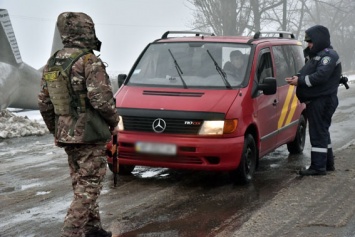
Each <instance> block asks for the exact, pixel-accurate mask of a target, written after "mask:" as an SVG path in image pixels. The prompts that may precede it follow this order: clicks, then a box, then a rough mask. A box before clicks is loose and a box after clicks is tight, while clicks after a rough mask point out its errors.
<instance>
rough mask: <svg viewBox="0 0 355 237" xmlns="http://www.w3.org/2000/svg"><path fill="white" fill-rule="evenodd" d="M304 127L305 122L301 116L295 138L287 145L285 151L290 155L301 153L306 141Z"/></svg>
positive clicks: (305, 125)
mask: <svg viewBox="0 0 355 237" xmlns="http://www.w3.org/2000/svg"><path fill="white" fill-rule="evenodd" d="M306 127H307V121H306V120H305V118H304V116H303V115H301V116H300V119H299V121H298V127H297V132H296V137H295V139H294V140H293V141H292V142H290V143H287V150H288V152H290V153H291V154H300V153H302V152H303V149H304V144H305V141H306Z"/></svg>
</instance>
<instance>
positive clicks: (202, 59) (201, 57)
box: [127, 42, 251, 89]
mask: <svg viewBox="0 0 355 237" xmlns="http://www.w3.org/2000/svg"><path fill="white" fill-rule="evenodd" d="M250 50H251V48H250V45H246V44H230V43H204V42H184V43H154V44H151V45H150V46H149V47H148V48H147V50H146V51H145V53H144V55H143V56H142V58H141V59H140V61H139V62H138V64H137V66H136V67H135V68H134V69H133V73H132V75H131V76H130V78H129V80H128V83H127V84H128V85H141V86H151V87H178V88H206V87H207V88H214V89H218V88H221V89H225V88H235V87H238V86H240V84H241V83H242V82H243V80H244V79H245V75H246V69H247V64H248V62H249V55H250Z"/></svg>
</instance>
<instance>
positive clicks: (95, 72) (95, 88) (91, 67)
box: [38, 48, 119, 143]
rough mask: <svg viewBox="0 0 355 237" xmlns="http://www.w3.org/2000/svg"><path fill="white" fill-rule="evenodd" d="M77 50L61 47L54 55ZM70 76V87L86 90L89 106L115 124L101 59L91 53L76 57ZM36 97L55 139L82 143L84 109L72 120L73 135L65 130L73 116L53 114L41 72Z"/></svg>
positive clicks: (116, 119) (69, 125)
mask: <svg viewBox="0 0 355 237" xmlns="http://www.w3.org/2000/svg"><path fill="white" fill-rule="evenodd" d="M78 51H79V49H78V48H63V49H62V50H60V51H59V52H58V53H57V56H56V58H59V59H63V58H68V57H69V56H70V55H71V54H73V53H75V52H78ZM47 71H48V64H47V65H46V66H45V67H44V69H43V73H45V72H47ZM70 79H71V84H72V87H73V90H74V91H81V92H82V91H87V99H88V101H89V102H90V104H91V105H92V107H93V108H94V109H96V110H97V111H98V112H99V114H100V115H101V116H102V117H103V118H104V119H105V121H106V122H107V124H108V125H109V126H110V127H111V128H114V127H116V126H117V124H118V121H119V118H118V114H117V112H116V108H115V103H114V99H113V93H112V87H111V83H110V80H109V77H108V75H107V73H106V69H105V65H104V64H103V62H102V61H101V59H99V58H98V57H97V56H95V54H93V53H89V54H87V55H84V56H82V57H80V58H79V59H78V60H77V61H76V62H75V63H74V64H73V66H72V69H71V74H70ZM38 99H39V101H38V105H39V110H40V112H41V115H42V117H43V119H44V122H45V124H46V125H47V127H48V129H49V131H50V132H51V133H53V134H54V133H55V134H54V136H55V138H56V140H57V141H58V142H59V143H85V142H84V140H83V135H84V131H85V121H86V113H85V112H83V113H79V117H78V119H77V121H76V122H74V135H71V134H70V132H69V130H70V127H71V126H73V125H72V124H73V121H75V120H74V118H73V117H72V116H70V115H56V114H55V112H54V106H53V104H52V102H51V100H50V97H49V93H48V88H47V84H46V81H45V80H44V78H43V76H42V81H41V91H40V93H39V95H38ZM103 142H104V141H103Z"/></svg>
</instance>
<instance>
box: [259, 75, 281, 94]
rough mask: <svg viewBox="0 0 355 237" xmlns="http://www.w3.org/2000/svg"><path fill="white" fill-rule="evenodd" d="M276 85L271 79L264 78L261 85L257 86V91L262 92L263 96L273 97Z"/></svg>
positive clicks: (273, 79) (274, 80)
mask: <svg viewBox="0 0 355 237" xmlns="http://www.w3.org/2000/svg"><path fill="white" fill-rule="evenodd" d="M276 89H277V84H276V79H275V78H273V77H266V78H265V79H264V80H263V82H262V83H260V84H259V85H258V90H262V91H263V93H264V95H273V94H275V93H276Z"/></svg>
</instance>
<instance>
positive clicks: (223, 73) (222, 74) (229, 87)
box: [206, 49, 232, 89]
mask: <svg viewBox="0 0 355 237" xmlns="http://www.w3.org/2000/svg"><path fill="white" fill-rule="evenodd" d="M206 51H207V53H208V55H209V56H210V57H211V59H212V61H213V62H214V65H215V66H216V70H217V72H218V73H219V75H221V78H222V80H223V82H224V84H225V85H226V87H227V88H228V89H232V86H231V84H229V82H228V81H227V79H226V73H225V72H224V71H223V70H222V68H221V67H220V66H219V65H218V63H217V62H216V60H215V59H214V58H213V56H212V54H211V53H210V51H209V50H208V49H207V50H206Z"/></svg>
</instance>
